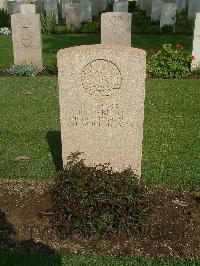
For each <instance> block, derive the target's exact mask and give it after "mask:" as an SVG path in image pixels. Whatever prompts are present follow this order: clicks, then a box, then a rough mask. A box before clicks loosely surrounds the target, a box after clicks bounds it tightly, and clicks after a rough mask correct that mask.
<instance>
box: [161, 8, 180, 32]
mask: <svg viewBox="0 0 200 266" xmlns="http://www.w3.org/2000/svg"><path fill="white" fill-rule="evenodd" d="M176 10H177V4H176V3H163V5H162V7H161V18H160V28H162V27H163V26H164V25H172V26H173V25H174V24H175V23H176Z"/></svg>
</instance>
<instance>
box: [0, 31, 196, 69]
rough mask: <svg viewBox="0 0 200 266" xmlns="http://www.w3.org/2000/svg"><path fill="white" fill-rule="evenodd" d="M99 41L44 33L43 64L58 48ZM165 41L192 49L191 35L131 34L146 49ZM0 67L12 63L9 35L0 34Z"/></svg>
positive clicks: (47, 63) (97, 37) (53, 58)
mask: <svg viewBox="0 0 200 266" xmlns="http://www.w3.org/2000/svg"><path fill="white" fill-rule="evenodd" d="M97 43H100V35H84V34H82V35H73V34H72V35H67V34H57V35H44V36H43V59H44V65H45V66H47V67H48V66H51V65H52V63H53V64H54V63H55V62H56V53H57V51H58V50H60V49H62V48H66V47H71V46H78V45H86V44H97ZM165 43H172V44H174V45H176V44H177V43H180V44H182V45H183V46H184V47H185V48H186V50H187V51H188V53H191V50H192V37H191V36H183V35H182V36H178V35H177V36H174V35H137V34H135V35H132V45H133V46H134V47H137V48H141V49H144V50H146V51H147V52H148V53H149V51H150V49H152V48H154V49H159V48H160V47H161V46H162V45H163V44H165ZM0 50H1V51H3V52H1V53H0V68H6V67H9V66H10V65H12V64H13V53H12V41H11V36H0Z"/></svg>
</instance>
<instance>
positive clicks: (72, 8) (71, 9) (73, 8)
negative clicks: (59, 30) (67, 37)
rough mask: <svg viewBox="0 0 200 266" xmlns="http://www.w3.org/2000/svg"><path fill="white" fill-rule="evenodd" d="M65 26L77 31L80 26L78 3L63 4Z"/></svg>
mask: <svg viewBox="0 0 200 266" xmlns="http://www.w3.org/2000/svg"><path fill="white" fill-rule="evenodd" d="M65 13H66V26H67V28H68V29H69V30H71V31H77V30H79V29H80V27H81V8H80V4H78V3H72V4H66V5H65Z"/></svg>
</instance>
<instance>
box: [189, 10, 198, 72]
mask: <svg viewBox="0 0 200 266" xmlns="http://www.w3.org/2000/svg"><path fill="white" fill-rule="evenodd" d="M192 55H193V56H194V59H193V60H192V66H191V67H192V69H195V68H197V67H200V13H196V19H195V28H194V37H193V50H192Z"/></svg>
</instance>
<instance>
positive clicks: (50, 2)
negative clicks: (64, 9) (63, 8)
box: [44, 0, 58, 24]
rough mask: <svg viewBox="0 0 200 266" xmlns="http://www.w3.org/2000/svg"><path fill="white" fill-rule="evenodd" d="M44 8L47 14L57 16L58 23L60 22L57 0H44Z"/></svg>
mask: <svg viewBox="0 0 200 266" xmlns="http://www.w3.org/2000/svg"><path fill="white" fill-rule="evenodd" d="M44 10H45V11H46V15H47V16H52V15H54V16H55V20H56V23H57V24H58V8H57V1H55V0H44Z"/></svg>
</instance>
